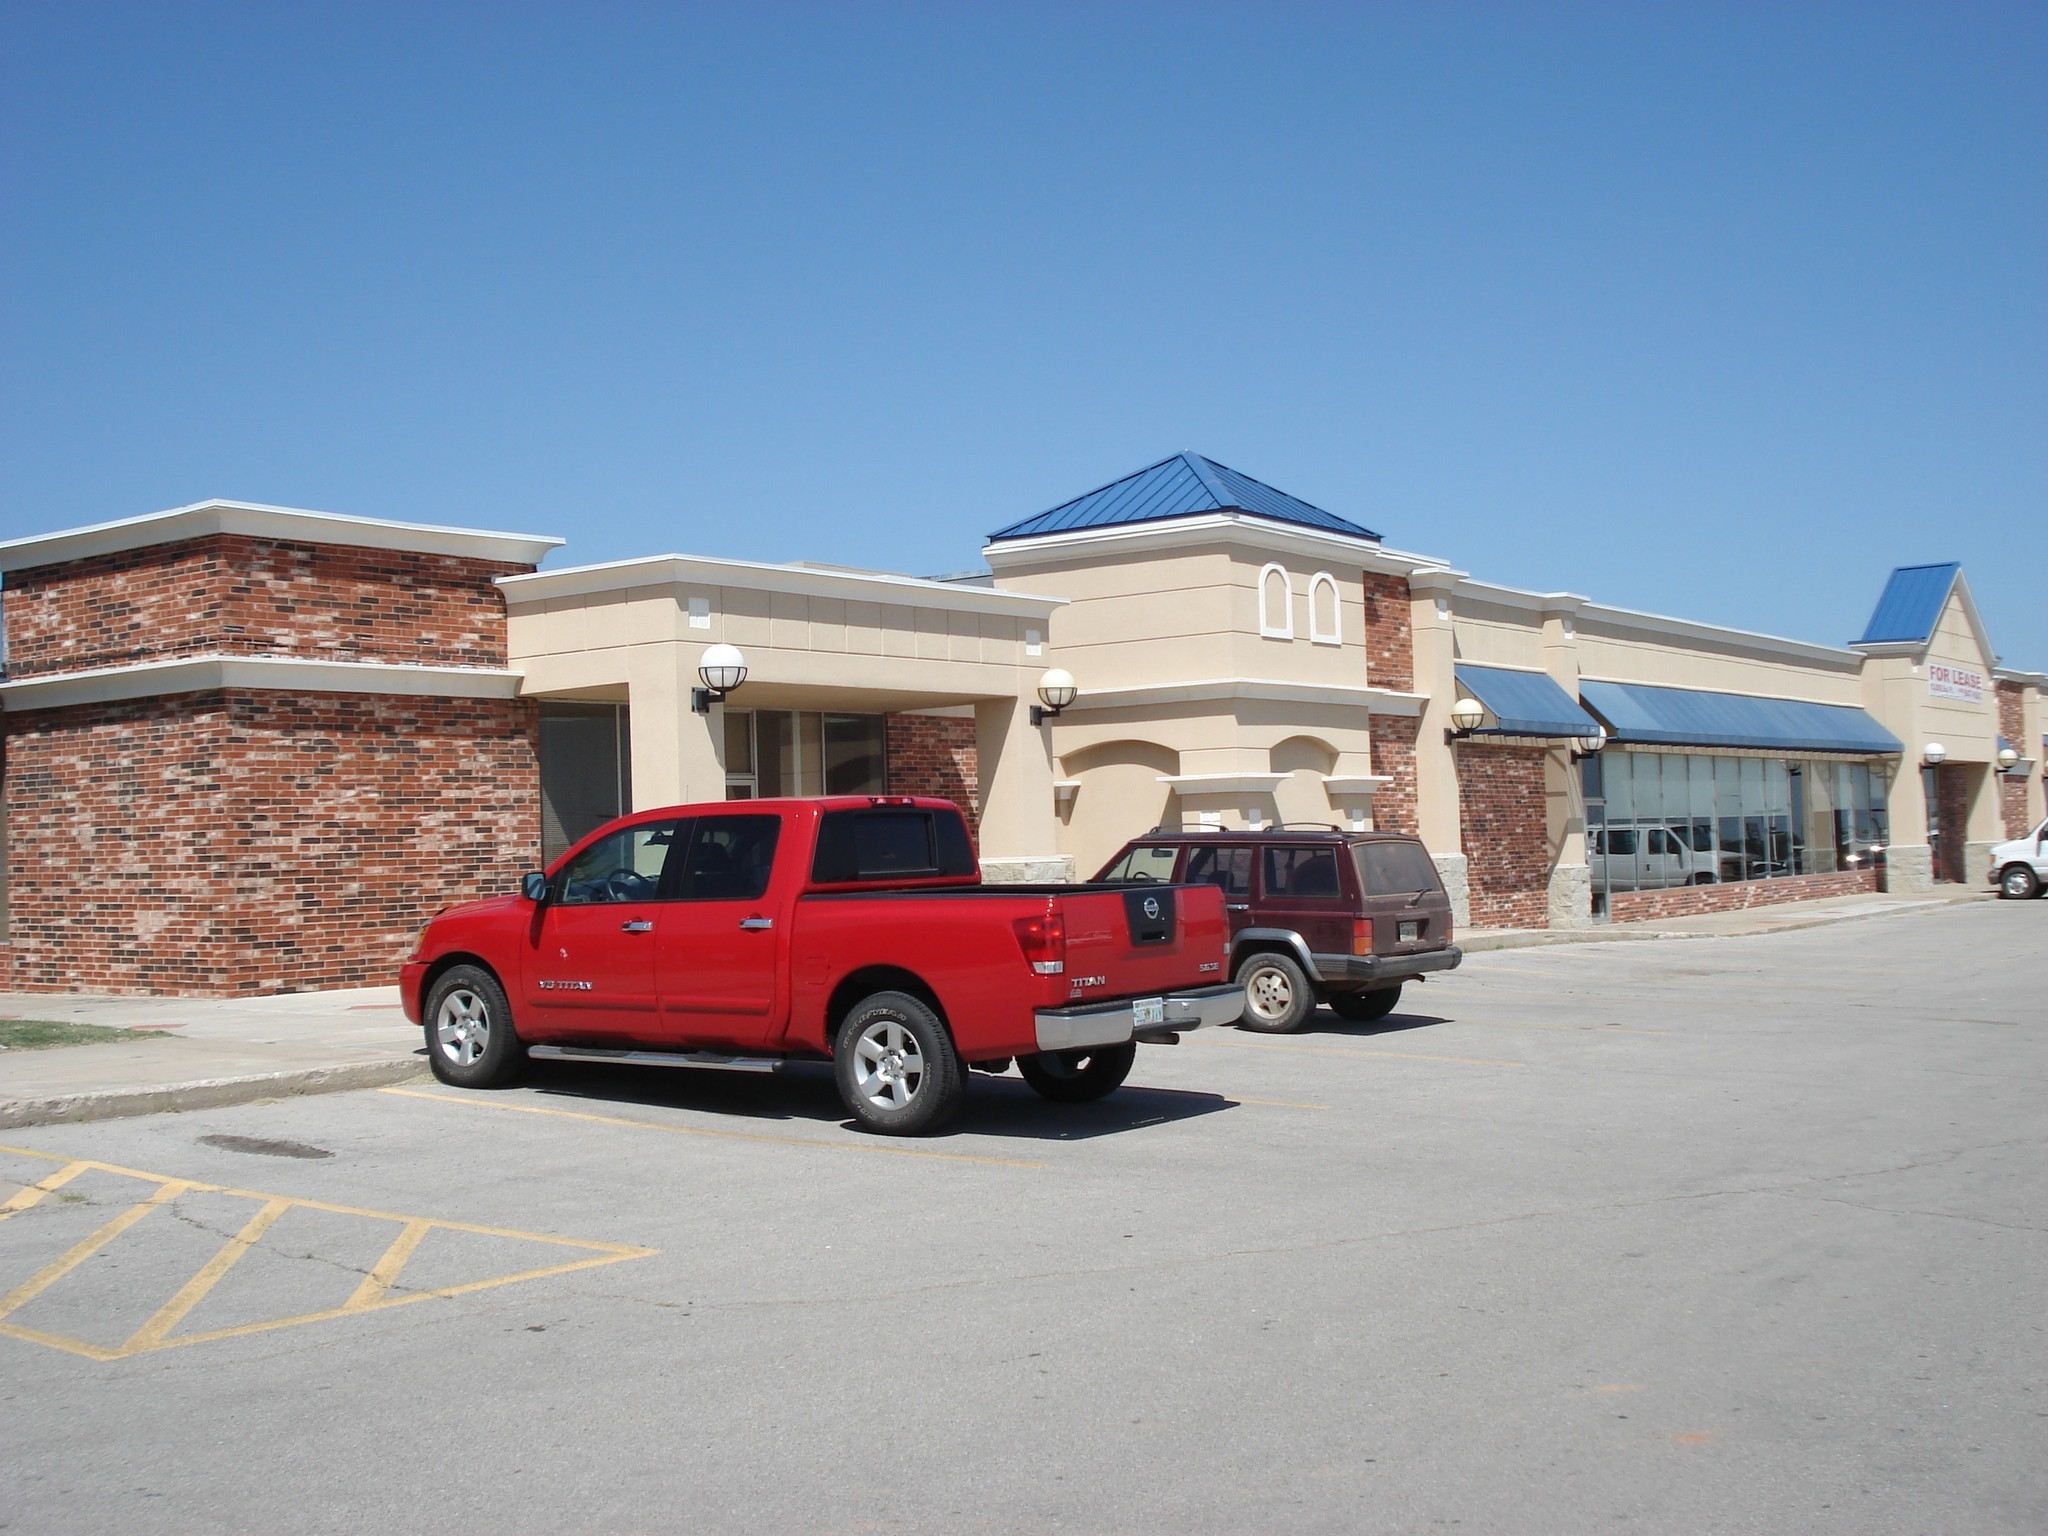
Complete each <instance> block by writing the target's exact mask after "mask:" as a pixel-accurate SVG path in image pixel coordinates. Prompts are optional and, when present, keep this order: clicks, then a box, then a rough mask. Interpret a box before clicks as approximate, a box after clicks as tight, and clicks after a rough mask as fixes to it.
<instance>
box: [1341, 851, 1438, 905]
mask: <svg viewBox="0 0 2048 1536" xmlns="http://www.w3.org/2000/svg"><path fill="white" fill-rule="evenodd" d="M1352 852H1353V854H1355V855H1356V856H1357V859H1358V876H1359V878H1360V879H1361V880H1363V881H1364V882H1365V889H1366V894H1367V895H1370V896H1406V895H1410V894H1412V893H1414V892H1416V891H1433V890H1436V889H1437V888H1438V884H1439V882H1438V880H1437V878H1436V866H1435V865H1434V864H1432V863H1430V861H1429V855H1428V854H1426V853H1424V852H1423V851H1422V848H1421V845H1420V844H1417V843H1360V844H1358V845H1357V846H1356V847H1355V848H1353V849H1352Z"/></svg>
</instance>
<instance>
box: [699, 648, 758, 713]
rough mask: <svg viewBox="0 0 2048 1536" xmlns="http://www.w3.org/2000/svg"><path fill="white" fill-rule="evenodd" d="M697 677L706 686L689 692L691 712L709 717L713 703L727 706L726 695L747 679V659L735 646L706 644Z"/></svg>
mask: <svg viewBox="0 0 2048 1536" xmlns="http://www.w3.org/2000/svg"><path fill="white" fill-rule="evenodd" d="M697 676H698V677H700V678H702V679H703V680H704V686H703V687H702V688H692V689H691V690H690V713H691V714H693V715H708V714H710V713H711V706H712V704H713V703H714V702H716V703H720V704H722V703H724V702H725V696H726V695H727V694H728V693H731V692H732V691H733V690H734V689H735V688H737V687H739V685H740V684H741V683H744V682H745V681H746V680H747V658H746V657H745V656H743V655H741V654H740V648H739V647H738V646H736V645H724V644H719V645H707V646H706V647H704V659H703V660H702V661H700V662H699V663H698V664H697Z"/></svg>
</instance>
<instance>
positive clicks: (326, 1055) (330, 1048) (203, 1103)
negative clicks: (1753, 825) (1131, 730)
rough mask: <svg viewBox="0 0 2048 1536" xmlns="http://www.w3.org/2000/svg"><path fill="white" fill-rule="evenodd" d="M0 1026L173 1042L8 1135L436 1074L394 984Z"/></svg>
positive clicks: (1967, 891) (1837, 913) (1738, 922)
mask: <svg viewBox="0 0 2048 1536" xmlns="http://www.w3.org/2000/svg"><path fill="white" fill-rule="evenodd" d="M1992 895H1993V893H1992V892H1991V891H1990V890H1989V889H1978V888H1967V887H1960V886H1958V887H1955V888H1953V889H1952V890H1945V891H1943V892H1941V893H1939V894H1935V895H1928V896H1882V895H1877V896H1841V897H1836V898H1833V899H1831V900H1826V901H1809V902H1801V903H1797V904H1794V905H1788V906H1782V907H1758V908H1755V909H1753V910H1751V911H1748V912H1715V913H1710V914H1707V915H1705V916H1702V917H1683V918H1671V919H1667V920H1665V921H1663V922H1658V923H1614V924H1603V925H1602V926H1600V927H1597V928H1587V929H1578V930H1569V931H1565V930H1551V929H1530V930H1522V929H1491V930H1482V931H1479V932H1474V933H1466V934H1462V935H1460V937H1459V942H1460V943H1461V944H1463V945H1464V947H1465V949H1466V950H1467V951H1468V952H1469V953H1473V954H1481V953H1485V952H1487V951H1489V950H1499V949H1522V948H1529V947H1534V946H1538V945H1549V944H1609V943H1616V942H1640V941H1644V940H1652V939H1699V938H1716V937H1723V938H1725V937H1735V936H1739V935H1746V934H1768V933H1782V932H1787V931H1790V930H1793V929H1798V928H1812V927H1816V926H1819V925H1820V924H1823V923H1841V922H1850V921H1855V920H1858V919H1862V918H1873V917H1885V916H1890V915H1893V914H1896V913H1902V912H1913V911H1919V910H1924V909H1927V908H1930V907H1944V906H1949V905H1952V904H1954V903H1956V902H1962V901H1981V900H1988V899H1991V897H1992ZM0 1018H9V1019H55V1020H60V1021H63V1022H66V1023H75V1024H104V1025H111V1026H114V1027H116V1028H126V1029H143V1030H149V1031H153V1032H160V1034H161V1036H162V1038H158V1039H149V1040H135V1041H119V1042H116V1043H113V1044H105V1045H72V1046H59V1047H56V1048H53V1049H50V1050H39V1051H21V1050H16V1051H0V1128H5V1127H9V1126H21V1125H48V1124H52V1123H55V1122H58V1121H66V1120H101V1119H111V1118H115V1117H118V1116H123V1115H149V1114H157V1113H159V1112H161V1111H164V1110H182V1109H209V1108H213V1107H214V1106H217V1105H221V1104H242V1103H248V1102H251V1101H253V1100H256V1099H275V1098H284V1097H287V1096H289V1095H292V1094H298V1093H333V1092H337V1091H340V1090H342V1089H348V1088H374V1087H379V1086H382V1085H383V1084H386V1083H396V1082H403V1081H404V1080H406V1079H407V1078H412V1077H417V1076H419V1075H421V1074H422V1073H424V1072H425V1071H426V1070H427V1063H426V1054H425V1051H424V1050H423V1048H422V1043H421V1040H420V1032H419V1031H418V1030H417V1029H416V1028H414V1027H413V1026H412V1025H410V1024H408V1023H406V1021H405V1015H404V1013H403V1012H402V1011H401V1010H400V1008H399V1004H398V989H397V988H396V987H363V988H358V989H355V990H352V991H343V992H301V993H294V994H291V995H289V996H285V997H246V998H234V999H210V998H170V997H89V996H82V995H78V994H61V995H51V994H47V993H24V992H0Z"/></svg>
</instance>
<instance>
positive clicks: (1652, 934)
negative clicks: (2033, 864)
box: [1457, 891, 1997, 955]
mask: <svg viewBox="0 0 2048 1536" xmlns="http://www.w3.org/2000/svg"><path fill="white" fill-rule="evenodd" d="M1996 894H1997V893H1996V892H1991V893H1990V895H1992V896H1995V895H1996ZM1985 898H1986V893H1985V892H1982V891H1972V892H1971V893H1970V894H1969V895H1968V896H1943V897H1936V898H1933V899H1931V900H1928V901H1905V902H1900V903H1899V904H1898V905H1896V906H1890V907H1875V908H1859V909H1856V910H1854V911H1848V912H1808V913H1798V914H1795V913H1792V912H1788V911H1787V908H1788V907H1793V906H1796V905H1797V904H1796V903H1786V904H1784V905H1781V906H1775V907H1752V908H1751V909H1750V910H1751V911H1752V912H1754V913H1756V914H1757V915H1758V916H1759V917H1760V918H1761V917H1764V915H1765V914H1767V913H1778V912H1782V913H1786V916H1785V918H1784V920H1781V921H1772V920H1770V919H1768V918H1765V921H1764V922H1763V923H1762V924H1761V925H1760V926H1758V927H1755V928H1750V929H1746V930H1736V931H1733V932H1729V933H1702V932H1696V931H1694V930H1692V929H1685V930H1678V929H1672V928H1636V927H1634V926H1633V925H1628V926H1624V927H1620V928H1617V927H1615V926H1613V925H1612V924H1604V925H1602V926H1600V927H1595V928H1532V929H1526V930H1519V931H1503V930H1498V929H1496V930H1492V931H1488V930H1486V929H1481V930H1479V931H1478V932H1476V933H1473V932H1466V933H1461V934H1459V935H1458V938H1457V944H1458V947H1459V948H1460V949H1462V950H1464V951H1465V953H1466V954H1468V955H1483V954H1485V953H1486V952H1487V951H1489V950H1501V949H1540V948H1543V947H1545V946H1547V945H1551V944H1643V943H1648V942H1650V941H1652V940H1656V939H1760V938H1768V937H1770V936H1771V935H1772V934H1776V933H1798V932H1800V931H1801V930H1802V929H1807V928H1826V927H1830V926H1832V925H1833V924H1836V923H1857V922H1867V921H1869V920H1870V919H1872V918H1877V917H1895V916H1897V915H1898V914H1899V913H1901V912H1926V911H1929V910H1931V909H1933V908H1935V907H1959V906H1965V905H1968V904H1969V903H1971V902H1975V901H1980V900H1983V899H1985Z"/></svg>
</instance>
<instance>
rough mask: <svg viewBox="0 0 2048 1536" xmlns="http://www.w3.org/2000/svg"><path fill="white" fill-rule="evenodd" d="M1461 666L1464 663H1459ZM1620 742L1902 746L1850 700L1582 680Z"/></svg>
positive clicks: (1771, 747)
mask: <svg viewBox="0 0 2048 1536" xmlns="http://www.w3.org/2000/svg"><path fill="white" fill-rule="evenodd" d="M1459 670H1460V672H1461V673H1462V671H1463V669H1462V668H1460V669H1459ZM1579 696H1580V697H1581V698H1583V699H1584V700H1585V701H1586V703H1588V704H1589V705H1591V706H1592V707H1593V710H1594V712H1595V713H1596V714H1598V715H1599V716H1600V718H1601V719H1602V720H1604V721H1606V723H1607V733H1608V736H1609V739H1611V740H1612V741H1613V742H1614V743H1615V744H1616V745H1618V746H1628V745H1631V744H1641V745H1644V746H1674V747H1746V748H1750V749H1752V750H1756V751H1761V752H1860V753H1871V754H1890V753H1896V752H1902V751H1903V750H1904V748H1903V746H1902V745H1901V744H1900V742H1899V738H1898V737H1896V736H1894V735H1893V734H1892V733H1891V732H1890V731H1888V730H1886V729H1885V728H1884V727H1883V726H1882V725H1879V724H1878V723H1877V721H1876V720H1875V719H1874V718H1872V716H1871V715H1870V714H1869V712H1868V711H1866V710H1862V709H1858V708H1856V707H1855V706H1854V705H1851V704H1815V703H1810V702H1808V701H1806V700H1803V699H1771V698H1763V697H1759V696H1757V695H1755V694H1745V693H1708V692H1706V691H1704V690H1701V689H1696V688H1653V687H1651V686H1649V685H1648V684H1646V683H1602V682H1594V681H1592V680H1591V679H1587V680H1585V681H1582V682H1581V683H1580V684H1579Z"/></svg>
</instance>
